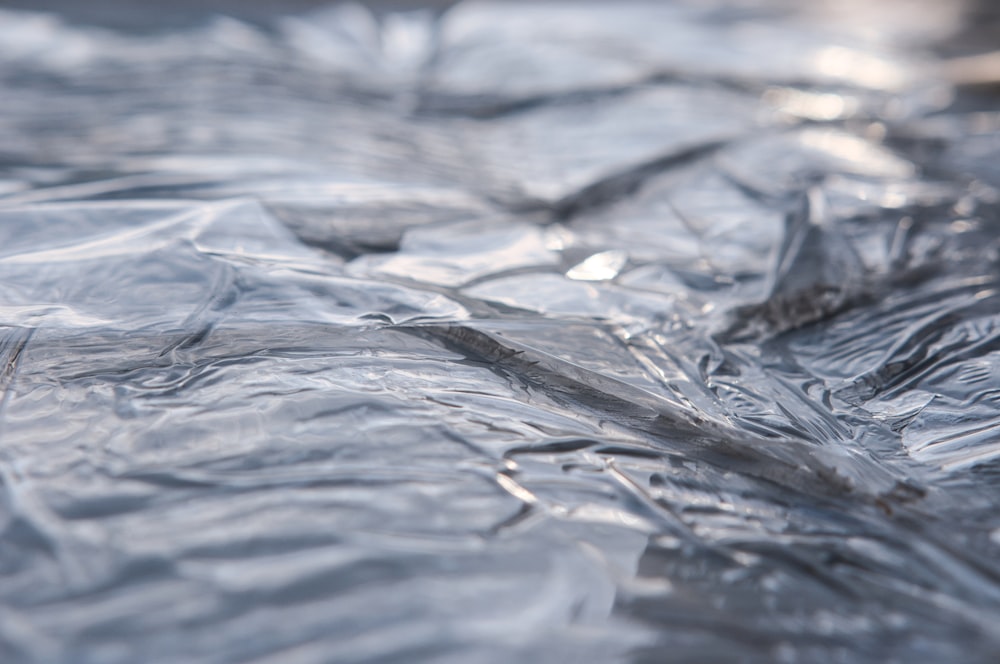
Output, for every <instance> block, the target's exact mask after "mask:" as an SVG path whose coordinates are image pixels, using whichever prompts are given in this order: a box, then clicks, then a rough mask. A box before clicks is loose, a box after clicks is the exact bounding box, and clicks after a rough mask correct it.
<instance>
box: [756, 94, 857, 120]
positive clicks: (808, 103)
mask: <svg viewBox="0 0 1000 664" xmlns="http://www.w3.org/2000/svg"><path fill="white" fill-rule="evenodd" d="M763 100H764V103H766V104H768V105H770V106H774V107H775V108H776V109H777V110H778V111H780V112H782V113H786V114H788V115H792V116H794V117H797V118H803V119H807V120H817V121H829V120H837V119H840V118H845V117H849V116H852V115H854V114H856V113H857V112H858V108H859V104H858V100H857V99H854V98H849V97H846V96H843V95H838V94H834V93H831V92H822V93H821V92H808V91H805V90H795V89H794V88H770V89H769V90H767V92H765V93H764V97H763Z"/></svg>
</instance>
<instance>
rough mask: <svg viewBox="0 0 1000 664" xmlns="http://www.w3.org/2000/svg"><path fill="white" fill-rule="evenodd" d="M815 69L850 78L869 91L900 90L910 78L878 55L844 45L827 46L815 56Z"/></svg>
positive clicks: (845, 78) (849, 79)
mask: <svg viewBox="0 0 1000 664" xmlns="http://www.w3.org/2000/svg"><path fill="white" fill-rule="evenodd" d="M813 64H814V65H815V67H816V70H817V71H818V72H819V73H821V74H823V75H825V76H829V77H830V78H833V79H837V80H843V81H850V82H852V83H856V84H858V85H862V86H864V87H866V88H869V89H872V90H899V89H901V88H902V87H904V86H905V85H906V84H907V83H908V82H909V79H910V76H908V75H907V72H906V71H905V70H904V69H903V68H902V67H900V66H899V65H896V64H894V63H892V62H889V61H888V60H885V59H884V58H880V57H878V56H877V55H872V54H870V53H863V52H861V51H856V50H854V49H850V48H846V47H844V46H829V47H827V48H824V49H822V50H821V51H820V52H819V53H818V54H817V55H816V57H815V59H814V61H813Z"/></svg>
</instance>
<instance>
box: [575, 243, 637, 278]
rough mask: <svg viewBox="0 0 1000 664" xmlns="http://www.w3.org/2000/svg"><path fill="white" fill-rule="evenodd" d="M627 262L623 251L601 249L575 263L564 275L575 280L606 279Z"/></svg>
mask: <svg viewBox="0 0 1000 664" xmlns="http://www.w3.org/2000/svg"><path fill="white" fill-rule="evenodd" d="M627 262H628V254H627V253H626V252H624V251H621V250H611V251H602V252H600V253H598V254H594V255H593V256H591V257H590V258H588V259H587V260H585V261H583V262H582V263H579V264H577V265H576V266H575V267H573V268H572V269H571V270H570V271H569V272H567V273H566V276H567V277H569V278H570V279H575V280H577V281H607V280H608V279H614V278H615V277H617V276H618V274H619V273H620V272H621V271H622V268H623V267H625V264H626V263H627Z"/></svg>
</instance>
